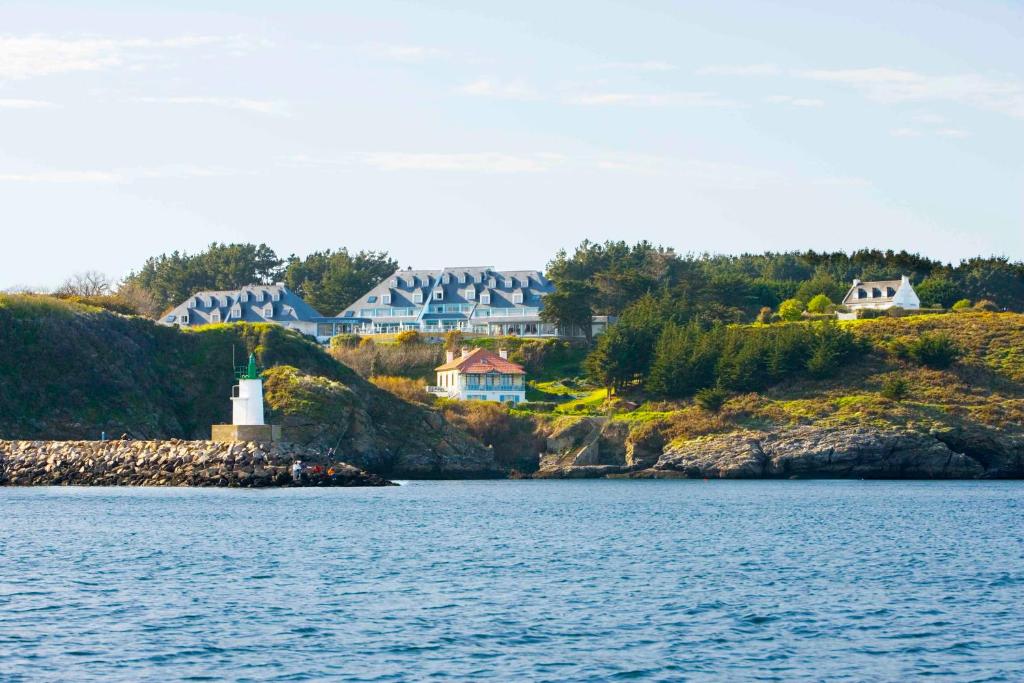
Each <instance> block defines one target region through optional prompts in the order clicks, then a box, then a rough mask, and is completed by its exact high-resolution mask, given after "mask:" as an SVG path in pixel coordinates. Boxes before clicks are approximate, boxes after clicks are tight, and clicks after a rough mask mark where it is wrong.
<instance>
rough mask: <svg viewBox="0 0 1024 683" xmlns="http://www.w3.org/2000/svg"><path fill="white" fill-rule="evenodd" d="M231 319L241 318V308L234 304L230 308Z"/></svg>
mask: <svg viewBox="0 0 1024 683" xmlns="http://www.w3.org/2000/svg"><path fill="white" fill-rule="evenodd" d="M231 317H232V318H241V317H242V307H241V306H239V305H238V304H235V305H234V306H232V307H231Z"/></svg>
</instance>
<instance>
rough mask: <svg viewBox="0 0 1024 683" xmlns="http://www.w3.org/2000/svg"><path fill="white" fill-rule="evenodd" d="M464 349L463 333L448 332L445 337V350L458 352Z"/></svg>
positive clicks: (458, 331)
mask: <svg viewBox="0 0 1024 683" xmlns="http://www.w3.org/2000/svg"><path fill="white" fill-rule="evenodd" d="M460 348H462V332H461V331H460V330H448V332H446V333H445V335H444V350H445V351H458V350H459V349H460Z"/></svg>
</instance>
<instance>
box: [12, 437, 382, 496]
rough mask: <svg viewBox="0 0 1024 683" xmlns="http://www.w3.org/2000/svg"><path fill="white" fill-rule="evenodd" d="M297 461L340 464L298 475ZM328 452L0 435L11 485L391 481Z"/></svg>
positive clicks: (253, 445)
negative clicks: (14, 438) (3, 437)
mask: <svg viewBox="0 0 1024 683" xmlns="http://www.w3.org/2000/svg"><path fill="white" fill-rule="evenodd" d="M295 460H302V461H304V462H306V463H309V464H320V465H322V466H323V468H324V470H326V469H327V468H328V467H331V468H333V469H334V470H335V473H334V476H333V477H328V476H325V475H319V474H312V473H311V474H310V475H308V476H306V477H304V478H303V480H302V481H299V482H296V481H293V479H292V475H291V465H292V463H293V462H294V461H295ZM390 483H391V482H389V481H387V480H385V479H382V478H381V477H379V476H377V475H375V474H370V473H368V472H365V471H363V470H361V469H359V468H357V467H353V466H352V465H349V464H347V463H343V462H335V461H333V460H331V459H329V458H327V457H326V456H325V455H324V453H323V452H322V451H319V450H315V449H310V448H304V447H301V446H296V445H293V444H288V443H273V444H261V443H254V442H240V443H222V442H214V441H184V440H178V439H172V440H169V441H0V485H7V486H229V487H243V488H260V487H268V486H387V485H389V484H390Z"/></svg>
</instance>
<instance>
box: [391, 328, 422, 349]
mask: <svg viewBox="0 0 1024 683" xmlns="http://www.w3.org/2000/svg"><path fill="white" fill-rule="evenodd" d="M395 342H396V343H397V344H398V345H399V346H408V345H410V344H421V343H423V337H422V336H420V333H419V332H418V331H416V330H402V331H401V332H399V333H398V334H396V335H395Z"/></svg>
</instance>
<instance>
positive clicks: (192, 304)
mask: <svg viewBox="0 0 1024 683" xmlns="http://www.w3.org/2000/svg"><path fill="white" fill-rule="evenodd" d="M188 307H189V308H195V307H196V300H195V299H189V300H188Z"/></svg>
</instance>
